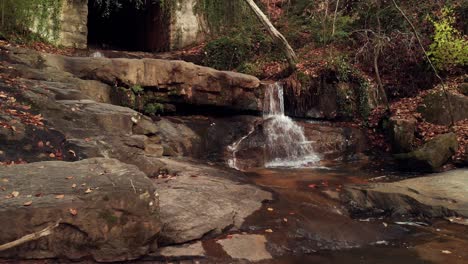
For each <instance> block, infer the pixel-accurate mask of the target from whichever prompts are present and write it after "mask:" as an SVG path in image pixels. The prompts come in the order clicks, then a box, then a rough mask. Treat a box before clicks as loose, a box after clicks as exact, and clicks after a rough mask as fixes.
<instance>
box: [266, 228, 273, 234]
mask: <svg viewBox="0 0 468 264" xmlns="http://www.w3.org/2000/svg"><path fill="white" fill-rule="evenodd" d="M265 232H267V233H273V230H271V229H267V230H265Z"/></svg>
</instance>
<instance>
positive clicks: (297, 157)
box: [228, 83, 320, 169]
mask: <svg viewBox="0 0 468 264" xmlns="http://www.w3.org/2000/svg"><path fill="white" fill-rule="evenodd" d="M263 119H264V131H263V132H264V137H265V160H266V163H265V165H264V166H265V167H270V168H272V167H293V168H300V167H307V166H312V165H315V164H317V163H318V162H319V161H320V158H319V156H318V155H317V154H316V153H315V152H314V150H313V148H312V142H311V141H308V140H307V138H306V137H305V135H304V130H303V128H302V127H301V126H299V125H297V124H296V123H295V122H294V121H293V120H292V119H291V118H289V117H287V116H286V115H285V114H284V94H283V87H282V85H281V84H279V83H274V84H270V85H268V87H267V88H266V90H265V99H264V105H263ZM254 132H255V127H253V128H252V130H251V131H250V132H249V133H248V134H247V135H246V136H244V137H242V138H241V139H239V140H238V141H236V142H234V143H233V144H232V145H230V146H229V147H228V149H229V150H230V152H231V153H232V158H231V159H230V160H229V161H228V165H229V166H230V167H232V168H235V169H240V168H239V167H238V165H237V158H236V154H237V152H238V151H239V146H240V145H241V144H242V142H243V141H244V140H246V139H247V138H248V137H249V136H250V135H252V134H253V133H254Z"/></svg>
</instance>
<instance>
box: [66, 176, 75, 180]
mask: <svg viewBox="0 0 468 264" xmlns="http://www.w3.org/2000/svg"><path fill="white" fill-rule="evenodd" d="M65 179H67V180H71V179H73V176H68V177H66V178H65Z"/></svg>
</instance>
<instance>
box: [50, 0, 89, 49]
mask: <svg viewBox="0 0 468 264" xmlns="http://www.w3.org/2000/svg"><path fill="white" fill-rule="evenodd" d="M57 44H59V45H61V46H64V47H71V48H79V49H86V48H87V46H88V0H63V7H62V14H61V17H60V32H59V39H58V43H57Z"/></svg>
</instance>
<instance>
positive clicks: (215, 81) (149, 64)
mask: <svg viewBox="0 0 468 264" xmlns="http://www.w3.org/2000/svg"><path fill="white" fill-rule="evenodd" d="M8 58H9V60H11V61H12V62H14V63H24V64H27V65H37V67H40V68H41V71H42V72H51V73H53V74H51V75H60V74H61V75H62V76H63V75H64V76H67V75H68V78H73V77H75V78H80V79H88V80H96V81H100V82H103V83H106V84H108V85H111V86H124V87H127V88H132V87H134V86H141V87H143V88H144V89H145V90H144V92H143V97H144V98H143V99H144V101H145V102H143V104H145V103H146V102H152V103H161V104H166V103H168V104H173V105H177V104H183V105H193V106H217V107H222V108H226V109H234V110H238V111H261V110H262V102H263V100H262V98H263V92H262V89H261V86H260V81H259V80H258V79H257V78H255V77H253V76H249V75H245V74H240V73H235V72H223V71H217V70H214V69H211V68H208V67H202V66H198V65H195V64H192V63H188V62H184V61H167V60H158V59H108V58H85V57H65V56H60V55H53V54H41V53H36V52H32V51H27V52H26V51H24V50H12V52H11V53H10V54H9V56H8ZM36 72H37V71H36ZM70 74H71V76H70ZM45 75H49V74H45ZM115 103H118V102H115Z"/></svg>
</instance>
